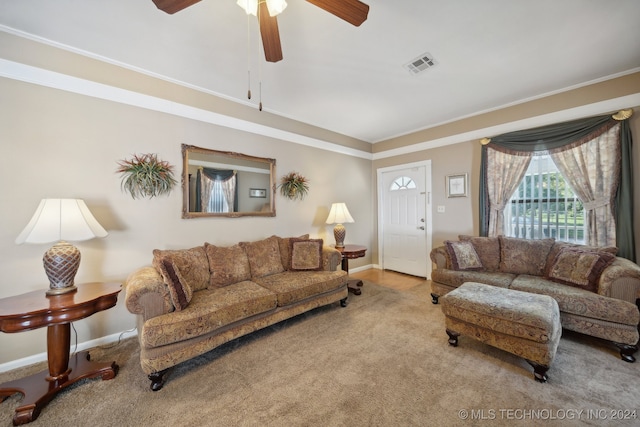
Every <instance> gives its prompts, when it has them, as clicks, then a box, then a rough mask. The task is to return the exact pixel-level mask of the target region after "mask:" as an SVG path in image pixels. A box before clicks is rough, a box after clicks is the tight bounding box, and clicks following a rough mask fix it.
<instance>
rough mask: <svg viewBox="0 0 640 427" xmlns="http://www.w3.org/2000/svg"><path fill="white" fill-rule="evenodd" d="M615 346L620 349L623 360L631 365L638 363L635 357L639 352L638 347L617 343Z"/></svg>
mask: <svg viewBox="0 0 640 427" xmlns="http://www.w3.org/2000/svg"><path fill="white" fill-rule="evenodd" d="M615 345H616V346H617V347H618V348H619V349H620V357H621V358H622V360H624V361H625V362H629V363H633V362H635V361H636V358H635V357H634V356H633V355H634V353H635V352H636V351H638V346H637V345H629V344H620V343H615Z"/></svg>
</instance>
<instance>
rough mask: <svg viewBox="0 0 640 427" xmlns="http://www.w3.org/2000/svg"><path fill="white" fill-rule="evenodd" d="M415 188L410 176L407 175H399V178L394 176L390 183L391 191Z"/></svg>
mask: <svg viewBox="0 0 640 427" xmlns="http://www.w3.org/2000/svg"><path fill="white" fill-rule="evenodd" d="M414 188H416V183H415V182H413V180H412V179H411V178H409V177H408V176H401V177H400V178H396V179H395V180H394V181H393V182H392V183H391V188H390V190H391V191H398V190H412V189H414Z"/></svg>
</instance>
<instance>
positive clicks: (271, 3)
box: [267, 0, 287, 16]
mask: <svg viewBox="0 0 640 427" xmlns="http://www.w3.org/2000/svg"><path fill="white" fill-rule="evenodd" d="M286 8H287V2H286V1H285V0H267V9H269V16H276V15H279V14H281V13H282V11H283V10H285V9H286Z"/></svg>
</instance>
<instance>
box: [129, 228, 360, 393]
mask: <svg viewBox="0 0 640 427" xmlns="http://www.w3.org/2000/svg"><path fill="white" fill-rule="evenodd" d="M341 260H342V256H341V254H340V252H338V251H337V250H335V249H334V248H331V247H329V246H323V242H322V240H321V239H309V238H308V236H302V237H301V238H281V237H278V236H271V237H269V238H267V239H263V240H260V241H255V242H241V243H238V244H236V245H233V246H228V247H221V246H215V245H212V244H209V243H205V244H204V245H203V246H198V247H195V248H191V249H184V250H154V251H153V265H152V266H148V267H143V268H141V269H139V270H137V271H135V272H133V273H131V274H130V275H129V277H128V278H127V280H126V282H125V292H126V296H125V302H126V306H127V309H128V310H129V311H130V312H131V313H133V314H135V315H136V319H137V328H138V340H139V342H140V364H141V366H142V370H143V371H144V372H145V373H146V374H147V375H148V376H149V379H150V380H151V389H152V390H154V391H157V390H160V389H161V388H162V387H163V385H164V381H165V374H166V372H167V370H168V369H169V368H171V367H172V366H175V365H177V364H179V363H181V362H184V361H186V360H189V359H191V358H194V357H196V356H199V355H201V354H204V353H206V352H208V351H210V350H212V349H214V348H216V347H218V346H220V345H222V344H224V343H226V342H228V341H231V340H233V339H235V338H238V337H240V336H243V335H246V334H249V333H251V332H253V331H256V330H258V329H261V328H264V327H267V326H269V325H272V324H274V323H277V322H280V321H282V320H284V319H288V318H290V317H293V316H296V315H298V314H301V313H303V312H306V311H309V310H311V309H314V308H316V307H320V306H323V305H328V304H331V303H334V302H337V301H340V303H341V305H342V306H343V307H344V306H346V302H347V273H346V272H344V271H342V270H338V269H337V266H338V265H339V264H340V262H341Z"/></svg>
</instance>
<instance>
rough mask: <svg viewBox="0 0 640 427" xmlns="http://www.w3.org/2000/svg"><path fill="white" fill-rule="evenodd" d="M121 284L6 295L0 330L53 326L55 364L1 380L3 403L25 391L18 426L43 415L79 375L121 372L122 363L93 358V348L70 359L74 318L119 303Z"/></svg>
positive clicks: (50, 345)
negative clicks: (91, 352) (56, 292)
mask: <svg viewBox="0 0 640 427" xmlns="http://www.w3.org/2000/svg"><path fill="white" fill-rule="evenodd" d="M121 289H122V285H121V284H120V283H86V284H83V285H79V286H78V289H77V290H76V291H75V292H69V293H66V294H61V295H51V296H48V295H46V294H45V291H44V290H38V291H33V292H29V293H26V294H22V295H16V296H12V297H8V298H2V299H0V331H2V332H7V333H14V332H23V331H30V330H33V329H38V328H42V327H45V326H46V327H47V361H48V363H49V369H47V370H44V371H42V372H38V373H37V374H33V375H30V376H28V377H25V378H21V379H18V380H14V381H9V382H6V383H4V384H0V402H2V401H4V400H5V399H6V398H7V397H8V396H11V395H12V394H15V393H20V394H22V395H23V396H24V397H23V399H22V402H21V404H20V406H18V407H17V408H16V413H15V415H14V417H13V425H20V424H26V423H28V422H31V421H33V420H35V419H36V418H38V415H40V411H41V410H42V409H43V408H44V407H45V406H46V405H47V403H49V402H50V401H51V399H53V398H54V397H55V395H56V394H57V393H58V392H59V391H60V390H62V389H64V388H65V387H67V386H69V385H71V384H73V383H75V382H77V381H79V380H82V379H84V378H94V377H97V376H101V377H102V379H103V380H110V379H112V378H114V377H115V376H116V374H117V373H118V365H117V364H116V362H111V363H98V362H92V361H90V357H89V352H88V351H81V352H78V353H76V354H74V355H73V357H71V358H70V356H69V350H70V346H71V325H70V323H71V322H74V321H76V320H80V319H84V318H85V317H89V316H91V315H92V314H94V313H97V312H99V311H102V310H107V309H109V308H111V307H113V306H115V305H116V303H117V302H118V292H120V290H121Z"/></svg>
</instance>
